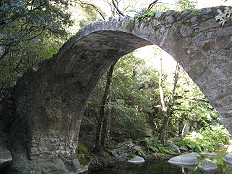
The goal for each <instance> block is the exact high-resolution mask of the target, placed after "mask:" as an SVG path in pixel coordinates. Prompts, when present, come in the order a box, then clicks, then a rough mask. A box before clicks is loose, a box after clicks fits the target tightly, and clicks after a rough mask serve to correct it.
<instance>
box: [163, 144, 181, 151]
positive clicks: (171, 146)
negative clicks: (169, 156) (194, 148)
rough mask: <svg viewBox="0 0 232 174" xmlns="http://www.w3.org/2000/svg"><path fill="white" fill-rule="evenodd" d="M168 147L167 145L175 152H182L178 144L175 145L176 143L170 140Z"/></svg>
mask: <svg viewBox="0 0 232 174" xmlns="http://www.w3.org/2000/svg"><path fill="white" fill-rule="evenodd" d="M166 147H167V148H168V149H169V150H171V151H173V152H175V153H180V149H179V148H178V146H177V145H175V144H174V143H172V142H169V143H168V144H167V145H166Z"/></svg>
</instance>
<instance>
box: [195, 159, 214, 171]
mask: <svg viewBox="0 0 232 174" xmlns="http://www.w3.org/2000/svg"><path fill="white" fill-rule="evenodd" d="M217 168H218V167H217V163H215V162H213V161H211V160H209V159H206V160H204V161H203V162H202V163H201V164H200V165H199V169H200V170H201V171H202V172H203V173H207V174H208V173H210V174H213V173H215V172H216V170H217Z"/></svg>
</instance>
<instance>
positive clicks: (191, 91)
mask: <svg viewBox="0 0 232 174" xmlns="http://www.w3.org/2000/svg"><path fill="white" fill-rule="evenodd" d="M174 98H175V100H174V106H173V113H172V119H171V120H170V121H171V125H173V126H174V127H173V128H172V131H171V132H177V131H178V130H175V128H178V127H179V129H182V126H180V125H183V124H184V122H187V123H189V125H191V128H192V129H193V130H194V129H200V128H201V127H207V126H209V125H210V124H212V123H214V122H217V121H218V119H219V115H218V113H217V112H216V110H215V109H214V108H213V107H212V106H211V105H210V103H209V100H208V99H206V98H205V96H204V95H203V93H202V92H201V91H200V89H199V88H198V86H197V85H196V84H194V82H193V81H192V80H191V79H190V78H189V77H188V75H187V74H186V73H185V72H183V70H182V71H181V72H180V76H179V80H178V83H177V89H176V94H175V96H174ZM179 131H180V130H179ZM173 136H175V135H173Z"/></svg>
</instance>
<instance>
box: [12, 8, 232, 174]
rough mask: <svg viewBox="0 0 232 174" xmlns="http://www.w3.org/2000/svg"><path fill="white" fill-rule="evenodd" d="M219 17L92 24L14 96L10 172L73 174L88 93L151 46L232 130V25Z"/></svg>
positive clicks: (168, 16) (209, 12) (164, 16)
mask: <svg viewBox="0 0 232 174" xmlns="http://www.w3.org/2000/svg"><path fill="white" fill-rule="evenodd" d="M220 8H223V7H220ZM215 15H217V9H216V8H208V9H202V10H199V13H192V12H190V11H184V12H181V13H178V12H175V11H167V12H165V13H156V14H154V17H149V18H146V19H144V20H143V21H134V20H132V19H129V18H124V19H114V18H112V19H109V21H98V22H95V23H91V24H90V25H88V26H86V27H85V28H83V29H82V30H81V31H79V32H78V33H77V34H76V35H75V36H73V37H72V38H70V39H69V40H68V41H67V43H65V44H64V45H63V47H62V48H61V49H60V50H59V52H58V53H57V54H56V55H54V56H53V57H52V58H51V59H49V60H46V61H44V62H43V63H42V64H41V65H40V66H39V69H38V70H37V71H32V70H29V71H28V72H27V73H26V74H25V75H24V76H23V77H22V78H21V79H19V80H18V82H17V85H16V86H15V91H14V92H15V100H16V106H15V108H16V111H15V114H16V118H15V121H14V123H13V125H12V130H11V137H10V145H11V152H12V156H13V163H12V171H13V173H14V174H15V173H20V174H21V173H36V174H37V173H49V174H50V173H72V172H76V171H77V168H78V167H77V166H78V162H77V160H76V145H77V141H78V134H79V128H80V123H81V118H82V115H83V111H84V108H85V103H86V101H87V99H88V96H89V94H90V92H91V91H92V89H93V88H94V87H95V85H96V83H97V82H98V80H99V78H100V77H101V76H102V75H103V73H104V72H105V71H106V70H107V69H108V68H109V67H110V66H111V65H112V64H114V63H115V62H116V61H117V60H118V59H120V57H122V56H123V55H125V54H127V53H129V52H131V51H133V50H135V49H137V48H140V47H143V46H146V45H158V46H159V47H161V48H162V49H163V50H165V51H166V52H168V53H169V54H170V55H172V56H173V57H174V59H175V60H176V61H177V62H179V63H180V65H181V66H182V67H183V68H184V70H185V71H186V72H187V73H188V74H189V76H190V77H191V78H192V80H193V81H194V82H195V83H196V84H197V85H198V86H199V87H200V89H201V90H202V92H203V93H204V94H205V96H206V97H207V98H208V99H209V100H210V102H211V104H212V105H213V107H214V108H215V109H216V110H217V111H218V112H219V113H220V115H221V120H222V121H223V122H224V124H225V125H226V126H227V128H228V129H229V130H230V131H232V124H230V122H231V120H232V119H231V117H232V22H231V21H229V22H227V23H226V24H225V25H224V26H220V25H219V23H218V22H217V21H216V20H215Z"/></svg>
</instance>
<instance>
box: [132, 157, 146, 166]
mask: <svg viewBox="0 0 232 174" xmlns="http://www.w3.org/2000/svg"><path fill="white" fill-rule="evenodd" d="M128 162H129V163H135V164H138V163H143V162H145V159H144V158H142V157H140V156H135V157H134V158H131V159H130V160H128Z"/></svg>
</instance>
